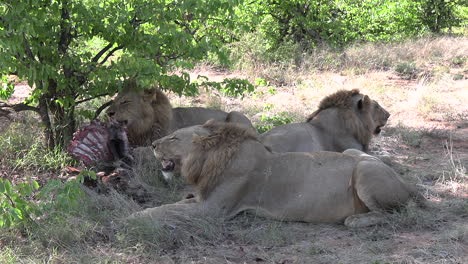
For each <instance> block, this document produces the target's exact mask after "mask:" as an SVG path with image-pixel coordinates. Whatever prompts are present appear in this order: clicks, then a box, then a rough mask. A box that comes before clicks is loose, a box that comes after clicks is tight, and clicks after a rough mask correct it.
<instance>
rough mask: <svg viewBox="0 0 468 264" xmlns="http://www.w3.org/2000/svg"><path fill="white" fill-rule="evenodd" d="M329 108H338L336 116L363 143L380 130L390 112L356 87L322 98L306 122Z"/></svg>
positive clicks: (366, 142) (365, 143)
mask: <svg viewBox="0 0 468 264" xmlns="http://www.w3.org/2000/svg"><path fill="white" fill-rule="evenodd" d="M330 108H335V109H338V111H339V115H338V116H339V117H340V118H341V120H342V122H343V123H344V125H345V127H346V128H347V129H348V131H350V133H353V134H354V136H355V137H356V138H357V139H359V141H360V142H361V143H363V145H368V144H369V142H370V139H371V137H372V135H378V134H379V133H380V132H381V128H382V127H383V126H385V124H386V123H387V120H388V118H389V117H390V113H388V112H387V111H386V110H385V109H384V108H383V107H382V106H380V105H379V103H377V102H376V101H375V100H372V99H370V98H369V96H367V95H364V94H361V93H360V92H359V90H358V89H353V90H350V91H348V90H341V91H338V92H336V93H334V94H331V95H329V96H327V97H325V98H324V99H322V101H320V104H319V107H318V109H317V110H316V111H315V112H314V113H312V114H311V115H310V116H309V117H308V119H307V122H310V121H312V120H314V119H316V118H319V117H320V114H321V112H322V111H324V110H326V109H330Z"/></svg>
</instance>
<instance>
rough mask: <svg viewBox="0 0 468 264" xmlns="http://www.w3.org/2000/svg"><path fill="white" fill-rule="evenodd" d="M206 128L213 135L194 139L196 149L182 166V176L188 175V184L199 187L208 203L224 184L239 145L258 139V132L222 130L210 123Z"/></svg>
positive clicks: (234, 128) (228, 126) (232, 125)
mask: <svg viewBox="0 0 468 264" xmlns="http://www.w3.org/2000/svg"><path fill="white" fill-rule="evenodd" d="M203 128H205V129H207V130H209V131H210V133H211V135H210V136H207V137H203V136H196V137H195V138H193V145H194V149H193V150H192V151H191V152H190V154H189V155H188V157H187V159H186V160H185V161H184V163H183V166H182V175H185V178H186V179H187V181H188V183H190V184H193V185H195V186H196V187H197V189H198V193H199V195H200V198H201V199H205V198H206V196H207V195H208V194H209V193H210V192H211V191H212V190H213V188H214V187H216V185H217V183H218V181H219V180H221V179H220V175H221V174H222V172H223V171H224V169H225V166H226V165H227V164H229V161H230V160H231V158H232V156H233V155H234V153H236V152H237V150H238V148H239V145H240V144H241V143H242V142H243V141H245V140H246V139H257V134H256V133H255V132H254V131H252V130H251V129H238V128H239V127H238V126H237V125H236V124H235V123H227V124H226V125H225V126H219V125H217V124H216V123H215V122H213V121H208V122H207V123H206V124H205V125H203Z"/></svg>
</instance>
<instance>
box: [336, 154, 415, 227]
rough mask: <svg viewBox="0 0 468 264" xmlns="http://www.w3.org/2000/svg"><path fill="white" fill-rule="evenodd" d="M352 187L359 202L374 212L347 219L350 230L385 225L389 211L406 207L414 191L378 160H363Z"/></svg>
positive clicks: (354, 174) (359, 164)
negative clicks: (386, 213) (404, 205)
mask: <svg viewBox="0 0 468 264" xmlns="http://www.w3.org/2000/svg"><path fill="white" fill-rule="evenodd" d="M352 185H353V188H354V190H355V191H356V194H357V198H358V199H359V200H360V201H362V203H364V205H365V206H366V207H367V208H368V209H369V211H370V212H368V213H364V214H356V215H352V216H349V217H348V218H346V220H345V225H346V226H349V227H364V226H370V225H375V224H379V223H382V222H384V220H385V214H384V212H385V211H388V210H392V209H394V208H398V207H400V206H402V205H403V204H405V203H406V202H407V201H408V200H409V199H410V197H411V196H412V191H411V190H410V189H408V187H407V186H406V184H405V183H404V182H403V181H402V180H401V179H400V178H399V177H398V175H397V174H396V173H395V172H394V171H393V170H392V169H391V168H390V167H388V166H387V165H385V164H384V163H382V162H380V161H375V160H363V161H360V162H359V163H358V164H357V166H356V168H355V169H354V172H353V179H352Z"/></svg>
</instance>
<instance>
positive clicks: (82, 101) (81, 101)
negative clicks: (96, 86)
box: [75, 93, 109, 104]
mask: <svg viewBox="0 0 468 264" xmlns="http://www.w3.org/2000/svg"><path fill="white" fill-rule="evenodd" d="M106 95H109V93H102V94H98V95H96V96H93V97H89V98H86V99H83V100H80V101H78V102H75V104H81V103H84V102H87V101H90V100H93V99H96V98H98V97H103V96H106Z"/></svg>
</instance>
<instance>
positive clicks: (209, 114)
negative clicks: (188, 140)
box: [106, 81, 254, 146]
mask: <svg viewBox="0 0 468 264" xmlns="http://www.w3.org/2000/svg"><path fill="white" fill-rule="evenodd" d="M106 112H107V115H108V116H109V117H110V118H112V119H114V120H117V121H118V122H120V123H124V124H126V127H127V133H128V140H129V142H130V145H132V146H150V145H151V142H153V141H154V140H156V139H159V138H161V137H163V136H165V135H167V134H169V133H171V132H173V131H175V130H177V129H179V128H183V127H188V126H193V125H201V124H203V123H205V122H206V121H207V120H210V119H214V120H217V121H223V122H237V123H241V124H245V125H246V126H248V127H250V128H252V129H254V128H253V126H252V123H251V122H250V120H249V119H248V118H247V117H246V116H244V115H243V114H241V113H239V112H236V111H233V112H230V113H226V112H223V111H221V110H216V109H207V108H202V107H177V108H172V106H171V103H170V102H169V99H168V98H167V96H166V95H165V94H164V93H163V92H162V91H161V90H159V89H157V88H151V89H147V90H140V91H138V89H137V88H136V83H135V82H134V81H128V82H126V83H125V87H124V90H122V91H121V92H120V93H119V94H118V95H117V97H116V98H115V99H114V101H113V103H112V105H111V106H110V107H109V109H108V110H107V111H106Z"/></svg>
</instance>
